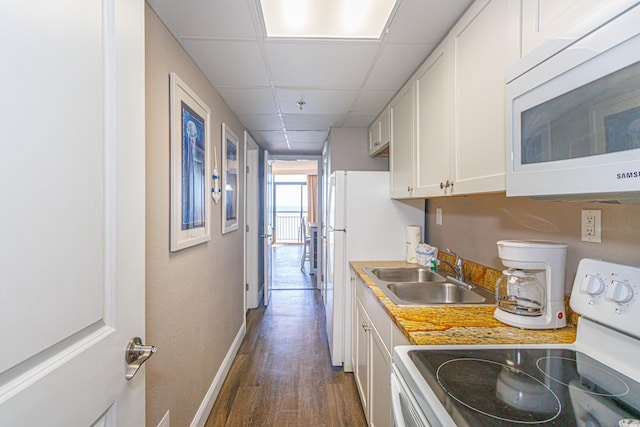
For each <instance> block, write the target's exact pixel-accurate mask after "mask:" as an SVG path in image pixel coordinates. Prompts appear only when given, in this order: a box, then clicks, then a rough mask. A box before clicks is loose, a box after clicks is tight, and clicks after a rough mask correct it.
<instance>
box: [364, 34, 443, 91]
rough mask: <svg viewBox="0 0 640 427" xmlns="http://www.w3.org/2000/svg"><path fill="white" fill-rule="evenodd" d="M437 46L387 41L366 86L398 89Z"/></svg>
mask: <svg viewBox="0 0 640 427" xmlns="http://www.w3.org/2000/svg"><path fill="white" fill-rule="evenodd" d="M435 47H436V45H435V44H389V43H387V44H386V45H385V46H384V48H383V49H382V53H381V55H380V58H379V59H378V61H377V62H376V66H375V67H374V68H373V71H372V72H371V75H370V76H369V79H367V83H366V84H365V87H366V88H371V89H393V90H396V91H398V90H399V89H400V88H401V87H402V85H403V84H404V83H405V82H406V81H407V80H408V79H409V77H411V75H412V74H413V73H414V72H415V71H416V70H417V69H418V67H419V66H420V64H422V63H423V62H424V60H425V59H426V58H427V56H428V55H429V53H430V52H431V51H432V50H433V49H434V48H435Z"/></svg>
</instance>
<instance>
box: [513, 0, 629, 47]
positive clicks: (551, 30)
mask: <svg viewBox="0 0 640 427" xmlns="http://www.w3.org/2000/svg"><path fill="white" fill-rule="evenodd" d="M637 3H638V1H637V0H607V1H602V0H522V52H521V54H522V56H527V55H529V54H531V53H532V52H533V51H534V50H535V49H536V48H539V47H542V50H541V52H539V54H538V55H537V56H538V57H539V58H540V59H545V58H546V57H549V56H551V55H553V54H555V53H557V52H558V51H559V50H560V49H562V48H564V47H565V46H567V45H568V44H570V43H572V42H573V41H575V40H576V39H577V38H579V37H582V36H584V35H586V34H587V33H589V32H591V31H593V30H594V29H596V28H597V27H599V26H600V25H602V24H604V23H605V22H607V21H609V20H610V19H612V18H613V17H615V16H616V15H619V14H620V13H622V12H624V11H625V10H626V9H628V8H629V7H631V6H633V5H635V4H637Z"/></svg>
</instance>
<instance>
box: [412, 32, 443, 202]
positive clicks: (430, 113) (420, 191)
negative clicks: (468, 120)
mask: <svg viewBox="0 0 640 427" xmlns="http://www.w3.org/2000/svg"><path fill="white" fill-rule="evenodd" d="M448 47H449V43H448V40H445V41H444V42H443V43H441V44H440V46H438V47H437V48H436V49H435V50H434V51H433V53H432V54H431V55H430V56H429V58H428V59H427V60H426V61H425V63H424V64H422V66H421V67H420V68H419V69H418V71H417V72H416V74H415V76H414V86H415V92H416V142H415V145H416V156H415V161H414V169H415V180H416V181H415V184H414V192H413V195H414V196H416V197H430V196H434V195H438V196H440V195H443V194H446V192H447V191H450V189H451V188H450V186H448V187H446V189H445V188H443V187H444V184H443V183H444V182H445V181H447V180H450V179H451V177H450V170H451V164H450V162H451V133H452V131H453V121H452V119H453V112H452V110H451V106H452V104H453V103H452V90H451V89H452V85H451V81H450V78H449V76H450V74H451V73H450V69H449V57H450V50H449V48H448Z"/></svg>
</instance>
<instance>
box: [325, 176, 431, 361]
mask: <svg viewBox="0 0 640 427" xmlns="http://www.w3.org/2000/svg"><path fill="white" fill-rule="evenodd" d="M389 179H390V177H389V172H368V171H367V172H365V171H362V172H360V171H335V172H333V173H332V174H331V176H330V177H329V187H328V200H327V227H326V239H327V262H326V263H325V275H324V278H325V280H324V281H323V283H322V296H323V300H324V304H325V313H326V321H327V339H328V341H329V352H330V353H331V363H332V365H334V366H341V365H344V369H345V371H351V370H352V367H351V313H352V309H353V307H352V305H353V304H354V301H353V300H352V289H351V287H352V283H351V281H350V276H351V275H350V268H349V261H380V260H396V261H397V260H404V259H406V240H407V239H406V236H407V235H406V226H407V225H421V226H422V225H423V223H424V202H423V201H412V202H411V203H412V204H408V203H404V202H399V201H396V200H392V199H390V197H389Z"/></svg>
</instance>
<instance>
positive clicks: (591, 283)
mask: <svg viewBox="0 0 640 427" xmlns="http://www.w3.org/2000/svg"><path fill="white" fill-rule="evenodd" d="M580 290H581V291H583V292H586V293H588V294H589V295H598V294H601V293H602V291H604V280H602V277H599V276H594V275H592V274H585V276H584V279H582V286H580Z"/></svg>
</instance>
